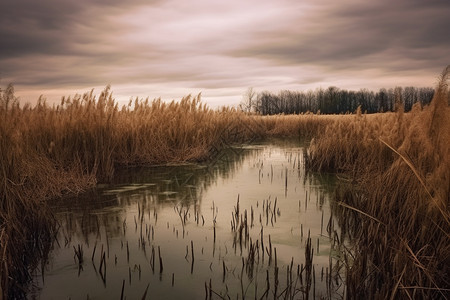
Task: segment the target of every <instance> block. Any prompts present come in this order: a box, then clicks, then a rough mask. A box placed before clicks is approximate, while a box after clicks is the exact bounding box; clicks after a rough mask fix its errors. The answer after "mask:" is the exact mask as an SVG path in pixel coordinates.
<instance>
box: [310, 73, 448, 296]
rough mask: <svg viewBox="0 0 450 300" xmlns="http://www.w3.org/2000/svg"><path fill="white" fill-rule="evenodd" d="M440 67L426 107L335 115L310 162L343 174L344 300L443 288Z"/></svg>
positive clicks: (444, 140) (444, 101)
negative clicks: (349, 237)
mask: <svg viewBox="0 0 450 300" xmlns="http://www.w3.org/2000/svg"><path fill="white" fill-rule="evenodd" d="M449 76H450V67H447V69H446V70H445V71H444V72H443V74H442V76H441V78H440V82H439V85H438V87H437V89H436V94H435V96H434V98H433V100H432V102H431V105H430V106H428V107H424V108H423V109H422V108H421V107H419V106H417V105H416V106H415V107H414V108H413V110H412V111H411V112H410V113H403V112H402V111H399V112H397V113H388V114H378V115H369V116H367V115H355V116H351V118H347V119H338V120H336V121H335V122H334V123H332V124H330V125H329V126H328V127H327V128H326V129H325V132H324V133H323V134H322V135H319V136H317V137H316V138H315V139H314V140H313V142H312V144H311V147H310V153H309V154H310V155H309V160H308V163H309V167H310V168H313V169H317V170H337V171H341V172H344V173H345V174H347V176H348V177H349V178H350V180H349V181H350V182H352V184H348V185H346V186H343V187H341V188H340V189H339V190H338V191H337V193H336V200H337V202H336V203H338V204H341V207H342V208H341V210H342V212H343V216H342V218H341V222H342V223H341V226H342V227H344V228H345V230H346V231H353V234H355V237H356V245H355V248H354V249H353V254H352V255H354V259H353V261H352V262H350V261H349V262H348V265H347V266H348V270H347V289H348V296H349V297H350V298H361V297H367V296H369V297H370V298H382V299H386V298H412V299H416V298H421V299H424V298H427V299H431V298H444V297H445V296H446V295H447V296H448V295H449V292H450V290H449V286H450V275H449V274H450V267H449V266H450V235H449V233H450V222H449V220H450V206H449V205H450V199H449V194H450V150H449V149H450V147H449V144H450V108H449V106H448V99H449V94H448V86H447V81H448V77H449Z"/></svg>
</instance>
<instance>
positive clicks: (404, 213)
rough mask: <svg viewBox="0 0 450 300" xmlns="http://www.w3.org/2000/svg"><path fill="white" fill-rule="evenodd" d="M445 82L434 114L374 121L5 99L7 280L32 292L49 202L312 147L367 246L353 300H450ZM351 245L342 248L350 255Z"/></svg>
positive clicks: (351, 265)
mask: <svg viewBox="0 0 450 300" xmlns="http://www.w3.org/2000/svg"><path fill="white" fill-rule="evenodd" d="M449 73H450V70H449V69H448V68H447V70H446V71H445V72H444V73H443V74H442V78H441V80H440V82H439V84H438V86H437V87H436V92H435V95H434V98H433V100H432V102H431V104H430V105H429V106H425V107H420V105H416V106H414V107H413V109H412V110H411V111H410V112H408V113H404V112H403V111H402V110H398V111H397V112H395V113H380V114H371V115H365V114H362V113H361V112H360V111H359V112H358V113H356V114H348V115H314V114H303V115H274V116H260V115H254V114H246V113H243V112H240V111H237V110H235V109H231V108H223V109H221V110H211V109H209V108H208V107H207V106H206V105H204V104H202V102H201V100H200V96H196V97H192V96H188V97H185V98H184V99H182V100H181V101H179V102H175V101H174V102H171V103H164V102H162V101H161V100H153V101H149V100H139V99H136V100H135V101H130V104H129V105H127V106H124V107H119V106H118V104H117V102H116V101H115V100H114V97H113V95H112V92H111V91H110V89H109V88H108V87H107V88H106V89H105V90H104V91H103V92H102V93H101V94H100V95H98V96H97V95H94V94H93V92H90V93H86V94H84V95H77V96H74V97H71V98H63V99H62V101H61V104H60V105H58V106H51V107H50V106H48V105H47V104H46V103H45V102H44V101H40V102H39V103H38V104H37V105H36V106H34V107H31V106H23V107H22V106H20V105H19V103H18V102H17V99H16V98H15V96H14V89H13V87H12V86H9V87H7V88H6V89H5V90H2V91H1V93H0V116H1V119H0V164H1V167H0V172H1V173H0V184H1V186H0V206H1V207H0V246H1V248H0V255H1V266H0V279H1V288H2V294H3V295H4V297H8V295H9V296H11V295H14V293H17V292H18V291H20V290H24V289H26V284H27V282H29V279H30V271H31V270H32V269H33V268H35V267H36V266H37V265H38V264H39V263H40V262H41V259H42V258H45V255H47V254H48V250H49V248H50V247H51V244H52V239H53V237H54V236H55V232H56V230H57V228H56V224H55V221H54V218H53V216H52V213H51V212H50V211H49V209H48V206H47V201H49V200H50V199H58V198H60V197H65V196H66V195H73V194H79V193H82V192H84V191H86V190H88V189H91V188H93V187H95V186H96V184H98V183H103V182H110V181H111V180H112V179H113V178H114V172H115V170H118V169H120V168H124V167H127V166H137V165H160V164H175V163H180V162H197V161H205V160H208V158H209V157H211V155H213V154H214V153H215V152H217V151H220V150H221V149H223V148H225V147H226V146H227V145H230V144H236V143H237V144H243V143H249V142H252V141H254V140H255V139H266V138H268V137H296V138H302V139H312V140H311V144H310V147H309V149H308V153H306V154H305V159H306V167H307V169H309V170H314V171H320V172H338V173H339V174H340V175H339V176H340V178H341V179H342V180H341V184H340V186H339V187H338V188H337V190H336V194H335V201H334V205H335V206H336V211H338V212H339V220H340V223H341V224H340V226H341V227H342V228H345V232H346V234H348V235H349V236H351V237H352V238H354V239H355V240H356V241H357V242H356V243H355V244H354V245H352V246H351V248H345V249H343V250H342V251H343V252H344V253H347V255H345V258H344V259H343V262H344V263H345V266H346V284H347V291H348V296H349V297H350V298H360V297H369V298H383V299H385V298H388V297H392V298H412V299H414V298H418V297H419V298H439V297H442V298H445V297H446V296H447V295H448V294H449V292H450V290H449V286H450V277H449V274H450V269H449V266H450V236H449V232H450V209H449V207H450V206H449V203H450V200H449V195H450V151H449V146H448V145H449V141H450V136H449V135H450V108H449V106H448V99H449V98H448V97H449V96H448V86H447V81H448V76H449V75H450V74H449ZM343 247H344V246H343Z"/></svg>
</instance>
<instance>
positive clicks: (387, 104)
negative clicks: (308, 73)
mask: <svg viewBox="0 0 450 300" xmlns="http://www.w3.org/2000/svg"><path fill="white" fill-rule="evenodd" d="M433 95H434V89H433V88H431V87H422V88H416V87H404V88H403V87H395V88H390V89H385V88H381V89H380V90H379V91H377V92H374V91H370V90H368V89H361V90H359V91H349V90H345V89H340V88H337V87H334V86H331V87H329V88H327V89H323V88H319V89H316V90H309V91H306V92H304V91H289V90H283V91H280V92H279V93H278V94H274V93H271V92H267V91H264V92H260V93H256V92H254V91H253V89H252V88H249V89H248V90H247V91H246V93H245V94H244V98H243V101H242V102H241V104H240V108H241V109H242V110H244V111H247V112H256V113H258V114H262V115H273V114H301V113H306V112H312V113H321V114H342V113H353V112H355V111H356V109H357V108H358V107H359V106H360V107H361V111H362V112H367V113H377V112H387V111H395V110H396V109H398V108H399V107H401V106H402V107H403V109H404V110H405V111H410V110H411V108H412V106H413V105H414V104H415V103H417V102H420V104H421V105H422V106H423V105H427V104H429V103H430V102H431V99H432V98H433Z"/></svg>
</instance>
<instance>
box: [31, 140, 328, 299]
mask: <svg viewBox="0 0 450 300" xmlns="http://www.w3.org/2000/svg"><path fill="white" fill-rule="evenodd" d="M255 149H256V151H250V150H247V151H246V152H243V153H246V155H243V156H242V158H241V160H239V159H238V163H234V164H233V163H229V164H228V165H227V166H228V169H230V168H231V170H233V171H232V172H231V173H228V174H227V173H226V172H225V170H226V169H227V167H223V166H222V169H221V170H222V171H221V173H220V174H219V175H218V176H217V177H215V178H213V179H214V181H212V182H210V184H208V185H206V186H205V185H203V182H202V181H203V180H205V178H206V177H207V176H206V175H205V173H204V171H206V170H205V169H204V168H203V169H200V168H194V169H195V170H197V171H199V170H203V173H199V174H197V175H196V181H195V186H189V187H187V189H183V188H182V187H180V186H176V185H172V184H173V183H174V181H173V180H168V179H167V178H172V177H171V176H172V175H173V174H178V175H179V178H182V177H183V176H182V174H180V173H178V172H174V170H173V168H174V167H170V168H169V169H172V170H170V171H168V170H167V169H166V168H162V167H161V168H158V170H159V171H158V172H155V170H153V171H152V172H153V175H154V177H152V175H150V173H151V172H149V173H145V172H144V173H143V177H142V178H141V180H140V183H132V184H130V183H129V182H128V183H127V184H122V185H115V186H110V187H108V188H105V187H104V186H103V187H102V188H101V189H100V190H99V191H98V192H99V193H100V194H104V195H105V197H103V198H104V199H102V197H101V196H99V197H98V199H93V200H95V201H94V203H92V206H93V209H92V210H90V207H89V206H90V202H89V201H85V202H83V203H81V201H84V200H81V199H80V200H78V201H80V202H79V203H78V204H79V205H78V206H77V208H76V209H75V210H73V211H72V210H71V209H70V207H72V203H76V201H77V200H73V201H75V202H68V203H67V207H66V208H64V207H60V208H59V209H60V210H61V211H62V212H61V213H60V214H59V222H60V224H61V225H62V227H61V229H60V231H59V243H60V245H61V248H60V247H56V248H55V251H54V252H53V253H52V255H51V257H52V258H53V259H52V260H51V261H50V265H49V268H48V270H47V271H46V277H45V278H46V279H45V285H44V287H43V291H42V293H41V297H42V298H48V297H50V295H52V294H55V295H56V294H57V296H62V297H65V298H67V297H68V296H71V297H72V298H80V297H81V298H83V297H86V294H81V295H80V291H79V290H80V289H79V286H83V293H90V297H95V296H99V295H102V297H104V296H105V295H109V296H111V297H115V295H118V294H120V287H121V284H122V280H126V282H127V285H126V288H125V291H126V294H127V295H128V296H129V297H130V296H131V295H133V297H140V296H142V294H143V291H144V290H145V286H146V283H147V282H150V284H151V287H152V295H159V296H161V297H163V296H164V297H169V296H170V297H177V296H179V295H180V293H185V294H186V297H188V298H189V297H191V298H192V299H195V298H199V297H203V296H204V294H203V293H204V290H203V287H204V282H208V281H209V279H210V278H212V279H213V281H214V284H215V285H216V286H217V289H218V291H224V287H223V286H222V285H221V283H222V268H223V265H222V264H223V263H224V262H225V264H226V266H227V268H229V273H230V274H229V275H228V277H227V281H226V283H227V285H228V287H229V288H230V289H236V290H240V281H239V280H238V277H239V276H240V275H239V276H237V275H236V274H240V269H241V265H242V257H244V258H246V257H247V255H248V249H247V248H245V247H243V250H242V257H241V255H240V247H239V246H236V248H237V251H236V255H235V252H234V248H233V236H234V234H233V232H232V231H231V224H230V221H231V219H232V217H231V215H232V212H233V211H235V207H236V203H237V198H238V195H239V199H240V201H239V207H240V214H242V215H243V214H244V211H245V210H247V218H248V224H249V225H250V223H251V210H252V209H253V212H254V219H253V225H254V227H252V228H250V237H251V238H252V240H253V241H254V242H255V241H256V240H258V239H260V232H261V227H262V228H263V231H264V243H265V246H266V247H268V240H269V235H270V236H271V241H272V245H273V247H276V248H277V256H278V264H279V266H280V277H281V278H285V274H286V273H285V272H286V265H287V264H289V263H290V262H291V259H293V260H294V267H296V266H297V264H301V263H304V251H305V250H304V247H305V243H306V237H307V236H308V231H310V234H311V237H312V245H313V247H314V248H315V249H317V248H316V245H317V240H319V243H320V251H318V252H317V251H315V252H314V256H315V258H314V262H315V264H316V270H317V271H316V272H317V274H318V272H319V270H321V268H322V267H324V268H325V267H327V266H328V263H329V253H330V245H329V239H328V237H327V233H326V229H325V228H326V223H327V222H328V220H329V218H330V211H329V204H328V200H327V199H328V198H327V196H325V197H323V196H321V195H325V194H323V193H324V192H323V191H324V187H322V186H321V185H320V183H319V181H317V180H316V179H315V178H314V177H310V179H308V180H306V181H305V180H303V177H304V176H306V175H305V173H304V170H303V168H302V165H301V163H300V168H299V161H300V162H301V161H302V158H301V157H302V149H301V148H292V147H290V146H285V147H284V148H283V149H281V148H278V147H273V146H267V145H266V146H259V147H256V148H255ZM177 168H178V169H181V170H184V171H192V170H193V168H192V167H188V166H181V167H177ZM218 169H220V168H218ZM162 174H165V175H162ZM286 174H287V176H288V177H287V179H288V180H287V190H286ZM165 176H167V177H165ZM126 177H127V176H124V177H123V179H124V180H125V178H126ZM134 178H136V177H134ZM170 186H172V187H173V188H172V189H171V188H170ZM168 187H169V188H168ZM194 187H195V188H196V189H201V190H202V193H197V194H196V195H197V197H194V198H191V199H188V200H186V197H187V193H186V190H188V189H192V188H194ZM167 188H168V189H167ZM185 188H186V187H185ZM167 191H173V192H174V194H170V195H169V194H167V193H166V192H167ZM307 194H308V201H307V203H306V196H307ZM114 195H115V196H114ZM112 196H114V197H113V198H112ZM275 198H276V199H277V200H276V203H277V204H276V207H277V209H276V212H275V215H274V217H276V220H274V219H273V218H272V214H273V213H272V212H269V217H268V218H267V215H266V210H265V209H264V208H265V207H267V204H268V203H270V204H269V205H270V206H269V207H271V210H272V209H273V208H274V205H275ZM85 200H88V199H85ZM102 201H103V202H102ZM95 202H97V203H95ZM102 203H103V204H104V207H103V208H102V207H101V204H102ZM178 212H180V214H179V213H178ZM196 212H198V218H199V219H198V220H199V221H198V222H197V221H196ZM184 214H186V216H187V217H186V223H185V225H184V227H183V224H182V221H181V220H182V217H181V216H183V215H184ZM322 216H323V217H322ZM214 218H215V220H216V225H215V227H216V236H217V238H216V243H215V244H214V234H213V233H214V230H213V228H214V226H213V220H214ZM260 218H261V223H260ZM322 218H323V222H324V225H323V226H324V227H323V229H322V230H321V222H322V221H321V220H322ZM141 220H142V223H141ZM203 220H204V224H203ZM272 221H273V225H272ZM261 224H262V225H261ZM183 229H184V230H183ZM302 231H303V237H302V235H301V232H302ZM321 231H323V232H322V233H323V234H322V235H321ZM142 240H144V241H145V246H143V245H142ZM67 241H68V242H67ZM191 241H192V242H193V244H194V251H195V263H194V270H193V273H192V274H191V271H190V270H191V248H190V247H191ZM78 244H81V245H83V249H84V251H85V255H84V258H85V263H84V264H83V271H81V273H80V277H78V271H77V265H76V263H75V261H74V258H73V253H74V252H73V248H72V247H73V246H75V247H77V245H78ZM127 244H128V248H129V253H130V261H129V262H128V260H127V254H126V252H127V251H126V249H127ZM94 245H97V246H96V255H95V256H94V260H93V262H94V264H92V261H91V256H92V253H93V248H94ZM214 245H215V246H214ZM152 246H154V247H155V251H156V255H158V254H157V253H158V252H157V251H158V250H157V247H158V246H159V247H160V248H161V253H162V258H163V265H164V272H163V275H162V277H163V278H162V281H160V279H159V274H158V272H159V264H158V258H156V260H155V263H156V266H155V275H153V272H152V270H151V267H150V264H149V261H150V260H151V247H152ZM186 247H187V249H186ZM102 248H103V249H104V251H105V252H106V251H109V252H107V253H109V257H108V259H107V270H108V271H107V272H108V274H109V275H107V285H106V287H104V286H103V283H102V281H101V278H100V276H99V275H98V274H97V273H96V271H95V270H94V266H95V268H97V269H98V267H99V260H100V259H99V257H100V253H101V249H102ZM144 248H145V251H144ZM116 258H117V264H116V263H115V259H116ZM266 263H267V256H266ZM135 266H136V267H138V266H141V271H142V274H141V277H142V278H141V280H139V279H138V271H137V270H136V269H135ZM260 267H261V269H260V271H261V272H262V273H264V274H261V278H260V280H261V284H263V283H264V282H265V271H264V270H265V269H264V268H267V266H266V265H263V264H261V265H260ZM129 268H130V269H129ZM233 269H234V270H235V269H237V270H239V271H235V274H232V270H233ZM130 270H131V271H130ZM129 274H131V276H132V284H131V285H130V284H129V282H128V281H129V276H130V275H129ZM172 274H174V276H175V282H176V284H175V287H176V288H171V275H172ZM281 274H284V275H281ZM263 275H264V276H263ZM37 280H38V281H39V282H40V278H38V279H37ZM321 284H322V283H320V282H318V283H317V286H318V287H320V286H321ZM61 287H64V288H63V289H61ZM195 287H197V288H195ZM58 293H59V294H58ZM55 297H56V296H55Z"/></svg>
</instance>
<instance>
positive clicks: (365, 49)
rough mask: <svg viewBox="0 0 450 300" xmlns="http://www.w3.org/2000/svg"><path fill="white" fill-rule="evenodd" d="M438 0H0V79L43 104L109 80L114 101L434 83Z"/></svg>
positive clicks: (443, 2) (444, 41) (441, 40)
mask: <svg viewBox="0 0 450 300" xmlns="http://www.w3.org/2000/svg"><path fill="white" fill-rule="evenodd" d="M449 16H450V1H449V0H427V1H423V0H389V1H388V0H378V1H366V0H340V1H334V0H303V1H302V0H270V1H269V0H228V1H224V0H189V1H186V0H128V1H123V0H76V1H74V0H39V1H36V0H1V2H0V87H3V88H4V87H5V86H6V85H8V84H9V83H12V84H13V85H14V87H15V91H16V96H18V97H19V98H20V101H21V102H30V103H32V104H33V103H36V100H37V99H38V97H39V96H40V95H43V96H44V97H45V98H46V99H47V101H48V102H49V103H55V102H59V101H60V99H61V97H62V96H69V95H74V94H76V93H78V94H82V93H85V92H88V91H90V90H91V89H94V93H96V94H99V93H100V92H101V91H102V90H103V89H104V88H105V87H106V86H107V85H111V89H112V91H113V95H114V97H115V98H116V99H117V100H118V101H119V102H123V103H125V102H128V100H129V99H130V98H135V97H139V98H147V97H149V98H150V99H154V98H159V97H161V98H162V99H163V100H172V99H175V100H177V99H180V98H182V97H183V96H186V95H188V94H192V95H197V94H198V93H202V99H203V102H206V103H207V104H208V105H209V106H210V107H218V106H222V105H237V104H238V103H239V102H240V101H241V100H242V98H243V95H244V94H245V92H246V90H247V89H248V88H250V87H252V88H253V89H254V91H256V92H262V91H270V92H275V93H276V92H278V91H280V90H284V89H289V90H303V91H306V90H310V89H312V90H314V89H316V88H327V87H329V86H336V87H339V88H342V89H348V90H359V89H361V88H368V89H371V90H375V91H376V90H378V89H380V88H383V87H384V88H390V87H395V86H416V87H428V86H430V87H434V86H435V84H436V82H437V77H438V75H439V74H440V73H441V71H442V70H443V69H444V68H445V67H446V66H447V65H448V64H450V17H449Z"/></svg>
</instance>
